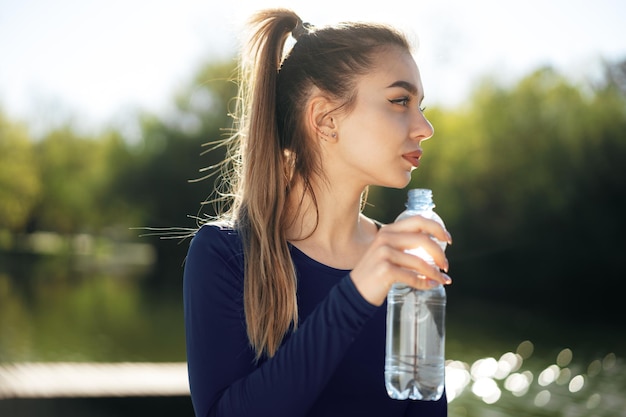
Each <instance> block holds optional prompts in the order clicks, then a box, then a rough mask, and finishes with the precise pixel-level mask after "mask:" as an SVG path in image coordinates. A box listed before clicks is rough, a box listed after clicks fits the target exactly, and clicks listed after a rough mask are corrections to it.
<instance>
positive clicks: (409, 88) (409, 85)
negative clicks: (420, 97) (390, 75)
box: [387, 80, 417, 96]
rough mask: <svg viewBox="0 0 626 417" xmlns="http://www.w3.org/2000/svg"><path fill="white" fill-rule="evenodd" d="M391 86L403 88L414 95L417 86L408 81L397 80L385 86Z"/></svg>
mask: <svg viewBox="0 0 626 417" xmlns="http://www.w3.org/2000/svg"><path fill="white" fill-rule="evenodd" d="M393 87H400V88H404V89H405V90H406V91H408V92H409V93H411V94H413V95H414V96H416V95H417V87H416V86H415V84H413V83H410V82H408V81H402V80H398V81H395V82H393V83H391V84H389V85H388V86H387V88H393Z"/></svg>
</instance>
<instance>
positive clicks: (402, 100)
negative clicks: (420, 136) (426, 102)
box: [389, 97, 426, 113]
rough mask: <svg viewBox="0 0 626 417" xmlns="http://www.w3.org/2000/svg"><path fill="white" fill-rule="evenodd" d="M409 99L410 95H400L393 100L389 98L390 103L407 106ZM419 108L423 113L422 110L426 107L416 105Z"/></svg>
mask: <svg viewBox="0 0 626 417" xmlns="http://www.w3.org/2000/svg"><path fill="white" fill-rule="evenodd" d="M409 101H411V98H410V97H402V98H397V99H395V100H389V102H390V103H393V104H399V105H401V106H404V107H407V106H408V102H409ZM418 108H419V110H420V111H421V112H422V113H424V111H425V110H426V107H421V106H420V107H418Z"/></svg>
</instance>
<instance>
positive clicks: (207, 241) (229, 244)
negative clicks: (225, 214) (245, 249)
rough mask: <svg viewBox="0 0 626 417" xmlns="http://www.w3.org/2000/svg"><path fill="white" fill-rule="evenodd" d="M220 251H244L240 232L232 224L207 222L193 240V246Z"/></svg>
mask: <svg viewBox="0 0 626 417" xmlns="http://www.w3.org/2000/svg"><path fill="white" fill-rule="evenodd" d="M194 247H200V249H205V250H218V251H220V252H233V253H238V252H242V244H241V237H240V235H239V232H237V230H236V229H234V228H233V227H231V226H228V225H225V224H220V223H207V224H205V225H203V226H201V227H200V228H199V229H198V231H197V232H196V233H195V235H194V237H193V239H192V240H191V246H190V250H191V248H194Z"/></svg>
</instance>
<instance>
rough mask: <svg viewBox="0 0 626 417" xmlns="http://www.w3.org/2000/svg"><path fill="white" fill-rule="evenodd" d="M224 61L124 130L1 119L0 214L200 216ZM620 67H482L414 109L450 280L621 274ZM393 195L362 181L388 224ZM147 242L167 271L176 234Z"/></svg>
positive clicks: (503, 282)
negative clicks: (428, 125)
mask: <svg viewBox="0 0 626 417" xmlns="http://www.w3.org/2000/svg"><path fill="white" fill-rule="evenodd" d="M233 70H234V64H233V63H231V62H221V63H208V64H207V65H206V66H204V67H203V68H201V69H200V70H199V71H198V74H197V75H196V77H195V78H194V79H193V80H191V82H190V84H189V86H188V87H187V88H185V89H183V90H181V91H179V92H178V93H177V95H176V96H175V98H174V101H175V103H176V110H175V111H174V112H173V113H172V114H170V115H167V116H166V117H156V116H154V115H148V114H144V115H141V117H140V120H139V122H140V126H141V138H140V140H139V141H135V142H130V141H128V140H126V139H125V138H124V137H123V136H122V135H121V134H120V133H119V132H116V131H108V132H105V133H102V134H100V135H98V136H97V137H84V136H81V135H78V134H77V133H76V132H75V131H73V130H72V129H71V128H69V127H68V128H61V129H56V130H54V131H51V132H49V133H48V134H47V135H45V137H43V138H42V139H41V140H40V141H39V142H37V143H34V142H33V141H32V140H30V138H29V137H28V134H27V131H26V129H25V128H24V127H23V126H20V125H19V124H17V123H13V122H11V121H8V120H6V118H4V117H0V228H2V229H9V230H12V231H20V230H23V229H24V227H27V226H28V227H29V229H30V230H51V231H57V232H62V233H76V232H81V231H87V232H94V233H111V232H115V231H120V230H125V231H126V232H128V230H129V228H132V227H142V226H146V227H152V226H153V227H165V228H167V227H192V228H193V227H195V225H196V223H195V221H194V220H193V219H188V218H186V217H187V216H191V217H193V216H196V215H198V214H199V213H201V214H200V215H201V216H202V215H204V214H211V213H212V211H211V207H210V206H207V205H205V206H202V205H201V202H202V201H203V200H205V199H206V198H207V197H209V196H210V195H212V194H213V193H214V189H215V186H216V185H219V184H216V183H215V181H216V180H217V181H219V178H217V177H211V178H208V179H206V180H203V181H197V182H196V181H193V180H195V179H198V178H201V177H202V176H203V175H205V174H206V173H205V172H203V171H201V169H202V168H204V167H209V166H213V165H219V164H220V163H221V162H222V161H223V160H224V158H225V149H223V148H217V149H215V150H213V151H211V152H207V153H204V152H205V151H206V150H207V149H209V148H210V146H205V145H206V144H208V143H211V142H215V141H219V140H221V139H224V138H225V137H227V136H228V135H229V133H230V130H229V127H231V125H232V119H231V118H230V117H229V112H231V111H232V110H233V106H234V104H235V102H234V97H235V95H236V85H235V83H233V82H232V81H231V78H230V77H231V75H232V73H233ZM624 80H626V64H625V63H616V64H607V67H606V76H605V77H604V79H603V81H602V82H600V83H596V84H590V85H576V84H573V83H572V82H571V81H570V80H568V79H566V78H565V77H563V76H562V75H560V74H559V73H557V72H556V71H554V70H553V69H550V68H542V69H539V70H537V71H535V72H534V73H532V74H529V75H528V76H527V77H525V78H523V79H521V80H519V81H518V82H517V83H516V84H515V85H513V86H502V85H498V84H497V83H495V82H494V81H492V80H490V79H485V80H484V81H483V82H482V83H481V84H479V85H478V86H477V87H476V89H475V92H474V94H473V96H472V97H471V98H470V99H469V100H468V102H467V103H466V104H465V105H464V106H460V107H458V108H454V109H444V108H429V110H427V116H428V117H429V119H430V120H431V122H432V123H433V125H434V127H435V132H436V133H435V136H434V137H433V138H432V139H431V140H429V141H427V142H425V143H424V144H423V147H424V151H425V153H424V157H423V159H422V165H421V167H420V169H419V170H418V171H417V172H416V173H415V175H414V178H413V181H412V183H411V185H410V187H427V188H432V189H433V190H434V198H435V203H436V204H437V205H438V206H437V211H438V212H439V213H440V214H441V215H442V217H443V218H444V219H445V220H446V224H447V226H448V228H449V229H450V231H451V232H452V234H453V236H454V238H455V244H454V245H453V246H452V247H451V248H450V249H449V250H448V254H449V257H450V261H451V265H452V270H451V274H452V276H453V277H454V278H456V281H455V285H454V286H453V288H454V289H451V291H463V292H466V293H474V294H479V295H487V296H496V297H504V298H505V299H506V297H512V298H515V297H518V298H519V297H526V299H533V300H535V301H536V302H545V303H552V302H554V299H561V300H569V301H571V302H576V303H579V304H580V300H581V299H582V297H584V296H585V295H586V291H585V290H584V289H585V288H586V287H585V286H584V283H586V282H587V280H588V279H589V277H590V276H593V277H598V279H600V277H602V279H603V280H607V281H608V282H609V283H613V282H615V280H616V279H617V278H616V277H619V276H621V274H622V273H623V272H622V271H623V270H624V267H625V266H626V265H624V261H623V260H622V259H623V255H622V253H623V252H624V250H626V247H625V244H624V243H623V239H622V236H623V234H624V233H625V232H626V221H624V216H623V213H624V212H626V198H625V193H624V190H626V183H625V182H626V164H624V163H623V161H624V158H625V157H626V141H625V140H624V135H625V134H626V82H625V81H624ZM405 198H406V190H388V189H380V188H375V187H373V188H372V189H371V190H370V198H369V202H370V205H368V206H367V208H366V213H367V214H369V215H371V216H373V217H375V218H377V219H379V220H381V221H383V222H391V221H393V220H394V218H395V217H396V216H397V215H398V214H399V213H400V212H401V211H402V209H403V205H404V202H405ZM139 233H140V232H138V233H137V234H139ZM155 243H157V245H158V247H159V254H160V259H161V260H164V259H167V258H172V259H174V260H175V261H176V262H175V264H176V267H177V268H178V269H177V270H176V272H173V274H176V275H177V276H178V275H179V274H180V263H181V261H182V259H183V258H184V253H185V249H186V245H178V246H176V245H172V244H171V242H169V241H167V242H165V243H163V242H159V241H158V239H157V242H155ZM572 283H575V284H574V285H572ZM537 288H542V291H541V292H537V291H536V290H537ZM538 294H547V295H542V296H539V295H538ZM542 297H543V298H542Z"/></svg>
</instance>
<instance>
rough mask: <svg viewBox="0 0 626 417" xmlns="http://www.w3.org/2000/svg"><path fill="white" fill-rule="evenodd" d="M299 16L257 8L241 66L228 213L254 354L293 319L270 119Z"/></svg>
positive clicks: (282, 196)
mask: <svg viewBox="0 0 626 417" xmlns="http://www.w3.org/2000/svg"><path fill="white" fill-rule="evenodd" d="M298 21H299V18H298V16H297V15H295V14H294V13H293V12H290V11H286V10H274V11H266V12H261V13H259V14H257V15H256V16H255V17H254V18H253V20H252V22H251V23H252V25H253V27H255V28H256V31H255V32H254V34H253V36H252V38H251V39H250V42H249V44H248V50H247V51H245V52H244V57H243V59H242V67H241V71H242V83H243V84H242V86H241V87H242V88H241V92H240V94H241V97H240V99H241V100H240V103H242V106H243V107H242V108H241V110H242V114H240V126H239V131H240V132H242V134H241V137H240V143H239V147H240V148H239V152H240V154H239V159H240V160H239V163H240V167H241V169H242V172H241V177H240V183H239V184H238V187H239V191H238V192H237V194H238V195H239V196H241V201H240V202H239V205H238V206H237V207H234V209H235V210H236V211H235V213H234V214H235V219H236V225H237V228H238V230H239V232H240V233H241V236H242V240H243V243H244V256H245V278H244V310H245V315H246V326H247V332H248V338H249V340H250V344H251V345H252V347H253V348H254V349H255V351H256V353H257V359H258V358H259V357H260V356H261V355H263V354H267V355H268V356H273V355H274V354H275V353H276V350H277V349H278V347H279V346H280V342H281V341H282V338H283V336H284V335H285V334H286V333H287V331H288V330H289V328H290V327H291V326H292V325H293V326H294V328H295V326H297V323H298V305H297V301H296V277H295V271H294V268H293V264H292V261H291V256H290V253H289V247H288V244H287V239H286V237H285V228H284V227H283V224H284V222H285V216H286V207H285V203H286V193H285V190H286V188H287V181H288V179H287V176H286V175H287V174H286V172H285V167H284V165H285V163H284V158H285V156H284V153H283V150H282V148H281V144H280V139H279V135H278V128H277V123H276V120H277V116H276V85H277V76H278V70H279V66H280V62H281V59H282V55H283V47H284V44H285V42H286V40H287V37H288V36H289V34H290V32H291V31H292V30H293V29H294V28H295V27H296V26H297V24H298Z"/></svg>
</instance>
